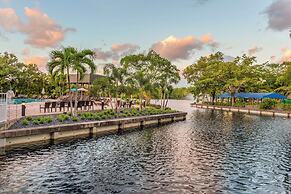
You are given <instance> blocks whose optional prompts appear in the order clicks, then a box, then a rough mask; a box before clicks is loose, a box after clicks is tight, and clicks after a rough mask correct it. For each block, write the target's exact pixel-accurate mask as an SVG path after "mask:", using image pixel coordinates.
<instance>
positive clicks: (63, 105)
mask: <svg viewBox="0 0 291 194" xmlns="http://www.w3.org/2000/svg"><path fill="white" fill-rule="evenodd" d="M65 107H66V102H65V101H61V102H60V107H59V109H60V112H61V111H62V109H63V110H65Z"/></svg>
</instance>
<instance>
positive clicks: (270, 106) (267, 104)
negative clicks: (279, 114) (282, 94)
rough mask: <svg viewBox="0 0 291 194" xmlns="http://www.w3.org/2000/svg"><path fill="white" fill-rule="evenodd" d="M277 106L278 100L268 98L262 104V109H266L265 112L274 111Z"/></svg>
mask: <svg viewBox="0 0 291 194" xmlns="http://www.w3.org/2000/svg"><path fill="white" fill-rule="evenodd" d="M276 104H277V102H276V100H273V99H269V98H266V99H263V101H262V102H261V104H260V109H264V110H269V109H273V108H274V107H275V105H276Z"/></svg>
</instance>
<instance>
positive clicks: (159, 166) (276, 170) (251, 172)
mask: <svg viewBox="0 0 291 194" xmlns="http://www.w3.org/2000/svg"><path fill="white" fill-rule="evenodd" d="M170 105H171V106H172V107H175V108H177V109H180V110H184V111H187V112H188V113H189V114H188V119H187V121H185V122H179V123H174V124H172V125H167V126H162V127H159V128H158V129H146V130H142V131H135V132H132V133H127V134H123V135H112V136H107V137H103V138H99V139H97V138H96V139H90V140H78V141H73V142H67V143H60V144H56V145H51V146H42V147H41V148H40V149H35V147H33V146H32V147H30V149H31V150H30V151H29V152H24V151H22V150H19V151H15V152H13V153H8V154H7V155H6V157H1V158H0V174H1V176H0V192H4V191H5V192H9V193H11V192H31V191H35V192H58V193H59V192H76V193H82V192H90V191H91V192H98V193H100V192H101V193H102V192H105V193H111V192H123V193H128V192H145V193H149V192H157V193H160V192H164V193H169V192H170V191H172V192H180V193H193V192H198V191H203V192H206V193H217V192H224V193H225V192H231V193H265V192H271V191H274V192H279V193H281V192H285V191H287V192H291V188H290V186H291V180H290V178H289V176H290V174H291V171H290V169H291V163H290V159H291V154H290V153H291V152H290V151H291V146H290V144H291V131H290V129H291V122H290V120H287V119H283V118H272V117H259V116H253V115H246V114H238V113H226V112H221V111H212V110H202V109H200V110H196V109H194V108H190V106H189V102H188V101H182V102H180V103H177V102H176V101H171V102H170Z"/></svg>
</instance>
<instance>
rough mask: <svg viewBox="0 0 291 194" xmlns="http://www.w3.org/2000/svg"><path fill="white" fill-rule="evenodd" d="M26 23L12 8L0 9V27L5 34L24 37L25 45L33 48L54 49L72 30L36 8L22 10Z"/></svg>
mask: <svg viewBox="0 0 291 194" xmlns="http://www.w3.org/2000/svg"><path fill="white" fill-rule="evenodd" d="M24 14H25V16H26V17H27V22H23V21H22V20H21V19H20V17H19V16H18V15H17V14H16V11H15V10H14V9H12V8H0V27H2V28H3V29H4V30H5V31H7V32H20V33H22V34H24V35H26V39H25V43H26V44H29V45H32V46H34V47H39V48H46V47H56V46H58V45H59V43H60V42H61V41H63V40H64V38H65V35H66V33H67V32H70V31H75V29H73V28H63V27H62V26H60V25H59V24H58V23H57V22H56V21H54V20H53V19H52V18H50V17H49V16H48V15H47V14H45V13H43V12H42V11H40V10H38V9H36V8H29V7H26V8H24Z"/></svg>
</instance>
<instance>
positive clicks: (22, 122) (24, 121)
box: [21, 118, 29, 126]
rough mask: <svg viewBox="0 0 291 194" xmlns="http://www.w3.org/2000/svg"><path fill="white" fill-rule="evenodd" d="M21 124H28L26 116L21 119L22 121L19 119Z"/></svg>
mask: <svg viewBox="0 0 291 194" xmlns="http://www.w3.org/2000/svg"><path fill="white" fill-rule="evenodd" d="M21 124H22V125H25V126H26V125H29V120H28V119H27V118H26V119H23V120H22V121H21Z"/></svg>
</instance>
